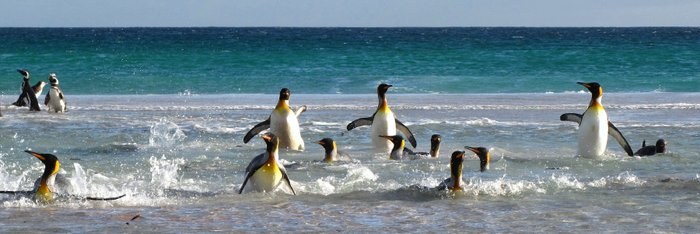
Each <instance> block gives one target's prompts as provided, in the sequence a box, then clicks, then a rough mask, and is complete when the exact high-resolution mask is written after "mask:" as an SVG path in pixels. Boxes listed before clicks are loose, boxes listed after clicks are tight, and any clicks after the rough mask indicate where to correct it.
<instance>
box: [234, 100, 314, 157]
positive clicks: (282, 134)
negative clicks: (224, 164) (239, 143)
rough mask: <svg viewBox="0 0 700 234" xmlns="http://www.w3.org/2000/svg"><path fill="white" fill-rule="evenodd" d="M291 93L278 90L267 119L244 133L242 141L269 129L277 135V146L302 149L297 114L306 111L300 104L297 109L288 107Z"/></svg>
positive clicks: (302, 140)
mask: <svg viewBox="0 0 700 234" xmlns="http://www.w3.org/2000/svg"><path fill="white" fill-rule="evenodd" d="M291 95H292V93H291V91H289V89H287V88H283V89H282V90H280V98H279V101H277V106H276V107H275V109H274V110H273V111H272V114H270V116H269V117H268V118H267V120H265V121H263V122H261V123H258V124H257V125H255V126H253V128H251V129H250V131H248V133H246V134H245V137H243V143H248V141H250V139H252V138H253V137H254V136H255V135H257V134H258V133H260V132H261V131H262V130H265V129H268V128H269V129H270V132H271V133H273V134H275V135H276V136H277V137H279V141H280V143H279V146H280V147H281V148H283V149H291V150H298V151H302V150H304V139H302V138H301V130H300V128H299V119H298V118H299V115H301V113H303V112H304V111H306V106H302V107H300V108H299V109H297V111H296V112H295V111H292V109H291V108H289V97H290V96H291Z"/></svg>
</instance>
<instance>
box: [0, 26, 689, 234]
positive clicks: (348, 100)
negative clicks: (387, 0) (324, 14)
mask: <svg viewBox="0 0 700 234" xmlns="http://www.w3.org/2000/svg"><path fill="white" fill-rule="evenodd" d="M698 31H699V30H698V29H696V28H640V29H637V28H634V29H617V28H590V29H586V28H583V29H527V28H510V29H509V28H495V29H494V28H468V29H268V28H265V29H256V28H251V29H216V28H214V29H207V28H204V29H200V28H197V29H0V32H2V33H1V34H0V37H2V39H3V41H7V42H11V43H2V44H0V48H1V50H0V58H1V59H2V64H5V65H6V67H8V68H7V69H6V70H7V71H0V76H2V77H0V85H1V87H0V90H2V95H0V111H2V114H3V115H4V117H0V190H30V189H31V188H32V185H33V182H34V180H35V179H36V178H37V177H39V175H40V174H41V172H42V170H43V165H42V164H41V163H40V162H39V161H38V160H36V159H35V158H34V157H32V156H30V155H28V154H26V153H24V152H23V151H24V150H25V149H32V150H34V151H38V152H48V153H53V154H55V155H57V156H58V157H59V159H60V160H61V163H62V164H61V165H62V170H61V172H60V173H61V174H63V175H64V176H65V177H66V178H68V179H69V181H70V186H69V190H70V192H71V193H72V194H75V195H80V196H99V197H108V196H116V195H121V194H126V195H127V196H126V197H124V198H122V199H119V200H116V201H109V202H101V201H80V200H68V201H62V202H58V203H55V204H51V205H40V204H36V203H34V202H33V201H31V200H30V199H28V198H23V197H19V196H8V195H0V207H1V208H0V227H1V230H2V232H167V233H169V232H183V231H185V232H213V231H222V232H275V231H293V232H331V231H333V232H335V231H339V232H370V231H383V232H421V233H422V232H438V231H450V232H477V231H486V232H533V231H537V232H616V233H617V232H681V233H696V232H698V231H700V226H698V225H697V223H699V222H700V215H698V212H697V211H698V210H699V209H700V196H698V195H699V194H700V162H698V161H699V159H700V153H699V152H698V149H699V147H698V146H699V145H700V143H699V142H700V92H698V88H699V87H698V82H699V81H698V80H699V78H698V71H699V70H700V69H699V68H698V66H694V65H697V61H698V60H697V58H698V53H699V52H698V50H697V48H696V47H697V46H698V43H697V42H698V37H697V35H698ZM20 32H21V33H20ZM343 42H346V43H347V44H343ZM226 51H228V52H226ZM557 51H559V52H557ZM99 54H102V55H99ZM555 54H559V55H558V56H552V55H555ZM101 56H104V57H101ZM343 56H346V57H343ZM550 57H551V58H550ZM622 64H626V65H622ZM20 67H21V68H27V69H30V71H36V72H34V75H33V81H37V80H39V79H43V78H44V76H46V74H44V73H49V72H56V73H57V74H58V77H59V79H60V80H61V84H62V87H63V89H64V91H65V93H66V98H67V100H68V104H69V111H68V112H67V113H64V114H51V113H47V112H46V111H43V112H40V113H29V112H28V111H27V110H26V109H23V108H16V107H11V106H8V103H11V102H13V101H14V100H15V99H16V98H17V88H18V87H19V81H20V78H19V75H18V74H17V73H16V72H15V71H14V69H15V68H20ZM450 67H452V68H453V69H449V68H450ZM575 81H598V82H600V83H601V84H602V85H603V88H604V90H605V93H604V96H603V105H604V106H605V108H606V110H607V111H608V115H609V116H610V120H611V121H612V122H613V123H615V125H616V126H617V127H618V128H619V129H620V131H621V132H622V133H623V134H624V135H625V137H626V138H627V139H628V140H629V142H630V144H632V146H633V148H634V150H636V149H638V148H639V147H640V145H641V142H642V140H647V142H648V143H650V142H654V141H655V140H656V139H658V138H664V139H666V140H667V141H668V143H669V146H668V147H669V153H667V154H663V155H660V156H653V157H643V158H640V157H628V156H626V155H625V154H624V151H623V150H622V149H621V147H620V146H619V145H617V143H616V142H615V141H614V140H612V139H611V140H609V143H608V150H607V151H606V156H607V157H606V158H604V159H586V158H577V157H575V154H576V130H577V127H576V125H575V124H573V123H570V122H561V121H559V115H560V114H562V113H566V112H578V113H581V112H583V111H584V110H585V108H586V106H587V104H588V101H589V99H590V94H588V93H586V92H584V91H582V87H581V86H579V85H576V84H575ZM380 82H387V83H390V84H393V85H395V87H393V88H392V89H390V91H389V93H388V99H389V104H390V106H391V108H392V110H393V111H394V112H395V113H396V115H397V117H398V118H399V119H400V120H401V121H402V122H404V123H405V124H406V125H407V126H408V127H409V128H410V129H411V130H412V131H413V133H414V134H415V136H416V138H417V140H418V148H417V149H416V150H418V151H427V150H428V145H429V138H430V135H432V134H435V133H438V134H441V135H442V136H443V145H442V148H441V156H440V157H439V158H438V159H435V160H431V159H423V160H403V161H390V160H388V159H387V158H388V157H387V156H386V155H381V154H375V153H373V152H372V150H371V149H370V147H369V146H370V145H371V141H370V139H369V132H370V130H369V128H367V127H361V128H357V129H354V130H352V131H347V130H345V126H346V125H347V124H348V123H349V122H350V121H352V120H354V119H356V118H360V117H366V116H370V115H371V114H372V113H373V111H374V109H375V108H376V94H375V93H374V91H375V89H376V85H377V84H378V83H380ZM114 87H117V88H116V89H111V88H114ZM282 87H290V88H291V89H292V99H291V105H292V106H293V107H298V106H301V105H306V106H307V107H308V111H307V112H305V113H303V114H302V116H301V117H300V122H301V129H302V137H303V138H304V140H305V142H306V150H305V151H303V152H288V151H283V152H281V158H282V159H283V161H284V162H285V163H286V164H291V166H289V167H288V172H289V176H290V179H291V180H292V185H293V186H294V188H295V189H296V191H297V193H298V195H297V196H293V195H290V194H287V193H285V192H284V191H283V190H280V191H278V192H277V193H274V194H260V193H249V194H243V195H238V194H237V190H238V188H239V187H240V185H241V183H242V182H243V171H244V170H245V167H246V166H247V164H248V162H249V161H250V160H251V159H252V158H253V157H254V156H256V155H258V154H259V153H261V152H263V151H264V144H263V142H262V140H261V139H259V138H258V137H256V138H254V139H253V140H252V141H251V142H249V143H248V144H244V143H243V135H244V134H245V133H246V132H247V130H248V129H249V128H250V127H252V126H253V125H255V124H256V123H258V122H260V121H262V120H264V119H265V118H266V117H267V116H268V115H269V114H270V111H271V110H272V109H273V108H274V105H275V104H276V100H277V95H276V93H277V92H279V89H280V88H282ZM44 92H46V91H44ZM40 100H43V98H41V99H40ZM324 137H332V138H334V139H335V140H336V141H337V142H338V147H339V148H340V150H341V151H343V152H345V153H347V154H348V155H349V158H350V160H348V161H344V162H337V163H333V164H326V163H321V162H318V160H320V159H321V158H322V155H323V150H322V148H321V147H320V146H319V145H317V144H315V143H314V142H315V141H317V140H320V139H321V138H324ZM466 145H469V146H484V147H488V148H491V149H492V157H493V162H492V164H491V168H490V170H488V171H486V172H483V173H481V172H478V159H477V158H476V157H475V156H474V155H472V154H467V156H468V157H467V159H466V161H465V164H464V178H465V181H467V182H468V184H467V186H465V191H464V192H463V193H458V194H451V193H446V192H438V191H434V190H432V189H430V188H432V187H435V186H437V185H438V184H439V182H440V181H442V180H443V179H445V178H447V177H448V176H449V165H448V163H449V155H450V154H451V152H452V151H454V150H463V148H464V146H466ZM137 215H139V217H138V218H136V219H135V220H131V219H132V218H133V217H135V216H137ZM37 223H41V225H37Z"/></svg>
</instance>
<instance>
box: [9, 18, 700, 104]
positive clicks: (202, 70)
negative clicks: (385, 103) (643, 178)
mask: <svg viewBox="0 0 700 234" xmlns="http://www.w3.org/2000/svg"><path fill="white" fill-rule="evenodd" d="M0 42H2V43H0V62H1V64H2V67H4V68H5V69H0V91H1V92H2V93H3V94H14V92H15V91H16V90H17V87H18V83H19V81H18V79H19V77H18V75H17V73H16V72H15V69H18V68H26V69H28V70H30V71H32V72H34V77H35V78H42V79H43V78H45V77H47V76H48V74H49V73H51V72H53V73H56V74H57V75H58V76H59V77H60V79H61V82H62V84H64V86H65V87H64V89H65V91H66V92H68V93H72V94H176V93H179V92H191V93H196V94H229V93H270V94H272V93H277V91H278V90H277V89H279V87H282V86H287V87H289V88H290V89H292V90H294V91H295V92H296V93H308V94H336V93H345V94H350V93H372V88H373V87H376V83H377V82H380V81H384V82H387V83H393V84H396V86H397V87H398V88H397V89H396V90H395V92H397V93H544V92H555V93H556V92H563V91H571V90H574V89H573V88H571V86H570V84H571V83H573V82H576V81H581V80H596V81H598V82H600V83H603V84H606V87H607V89H606V90H607V91H609V92H698V91H700V81H698V76H700V64H699V63H700V28H1V29H0Z"/></svg>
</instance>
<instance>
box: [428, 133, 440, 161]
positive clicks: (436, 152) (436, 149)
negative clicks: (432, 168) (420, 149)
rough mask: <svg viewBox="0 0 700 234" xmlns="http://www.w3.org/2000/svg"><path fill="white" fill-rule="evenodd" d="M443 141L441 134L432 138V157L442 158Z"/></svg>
mask: <svg viewBox="0 0 700 234" xmlns="http://www.w3.org/2000/svg"><path fill="white" fill-rule="evenodd" d="M441 141H442V136H440V135H439V134H433V136H431V137H430V157H433V158H437V157H438V156H440V142H441Z"/></svg>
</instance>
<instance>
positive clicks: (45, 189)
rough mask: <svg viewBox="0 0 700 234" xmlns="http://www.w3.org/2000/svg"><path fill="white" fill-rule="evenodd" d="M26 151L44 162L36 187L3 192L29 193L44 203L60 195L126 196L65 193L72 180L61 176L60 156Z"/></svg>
mask: <svg viewBox="0 0 700 234" xmlns="http://www.w3.org/2000/svg"><path fill="white" fill-rule="evenodd" d="M24 152H27V153H28V154H30V155H32V156H34V157H36V158H37V159H39V160H40V161H41V163H43V164H44V173H42V174H41V177H39V178H38V179H36V182H34V189H33V190H32V191H0V193H1V194H15V195H25V196H26V195H28V196H31V197H32V199H33V200H34V201H35V202H37V203H42V204H48V203H53V202H54V201H55V199H56V198H57V196H58V195H61V196H66V195H67V197H68V198H78V199H84V200H92V201H111V200H117V199H119V198H122V197H124V196H126V194H124V195H120V196H117V197H106V198H99V197H79V196H74V195H68V194H65V192H68V190H70V189H69V188H70V181H68V180H67V179H66V178H65V177H63V176H61V174H58V171H59V170H60V169H61V162H60V161H59V160H58V157H56V155H53V154H41V153H37V152H34V151H31V150H25V151H24Z"/></svg>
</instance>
